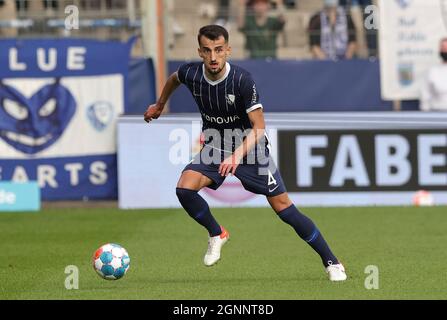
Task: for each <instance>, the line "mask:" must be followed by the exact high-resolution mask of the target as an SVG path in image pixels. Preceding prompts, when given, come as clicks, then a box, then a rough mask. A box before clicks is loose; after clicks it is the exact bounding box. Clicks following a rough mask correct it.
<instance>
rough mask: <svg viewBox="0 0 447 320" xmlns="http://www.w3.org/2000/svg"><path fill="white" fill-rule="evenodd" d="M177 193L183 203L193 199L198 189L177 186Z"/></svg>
mask: <svg viewBox="0 0 447 320" xmlns="http://www.w3.org/2000/svg"><path fill="white" fill-rule="evenodd" d="M175 194H176V195H177V198H178V199H179V201H180V203H183V202H185V201H189V200H191V199H192V198H193V197H194V196H195V195H196V194H197V191H195V190H191V189H185V188H179V187H177V189H176V190H175Z"/></svg>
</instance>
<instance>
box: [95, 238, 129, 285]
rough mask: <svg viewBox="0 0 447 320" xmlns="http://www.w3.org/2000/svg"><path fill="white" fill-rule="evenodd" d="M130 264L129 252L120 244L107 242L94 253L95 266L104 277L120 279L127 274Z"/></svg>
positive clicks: (97, 271)
mask: <svg viewBox="0 0 447 320" xmlns="http://www.w3.org/2000/svg"><path fill="white" fill-rule="evenodd" d="M129 266H130V258H129V254H128V253H127V251H126V249H124V248H123V247H121V246H120V245H118V244H114V243H107V244H105V245H103V246H101V247H100V248H99V249H98V250H96V251H95V253H94V254H93V268H94V269H95V271H96V273H97V274H98V275H99V276H100V277H101V278H103V279H106V280H118V279H120V278H122V277H123V276H124V275H125V274H126V272H127V270H129Z"/></svg>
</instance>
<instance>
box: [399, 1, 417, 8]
mask: <svg viewBox="0 0 447 320" xmlns="http://www.w3.org/2000/svg"><path fill="white" fill-rule="evenodd" d="M395 1H396V2H397V4H398V5H399V6H400V7H401V8H402V9H406V8H407V7H408V6H409V5H410V4H411V2H412V1H413V0H395Z"/></svg>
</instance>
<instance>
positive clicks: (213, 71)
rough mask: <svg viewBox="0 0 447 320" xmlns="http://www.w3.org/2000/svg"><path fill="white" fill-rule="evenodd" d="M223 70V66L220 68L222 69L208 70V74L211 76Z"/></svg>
mask: <svg viewBox="0 0 447 320" xmlns="http://www.w3.org/2000/svg"><path fill="white" fill-rule="evenodd" d="M223 68H224V66H222V67H220V68H218V69H211V68H208V72H209V73H211V74H219V73H220V72H221V71H222V70H223Z"/></svg>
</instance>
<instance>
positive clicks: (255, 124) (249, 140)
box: [219, 108, 265, 176]
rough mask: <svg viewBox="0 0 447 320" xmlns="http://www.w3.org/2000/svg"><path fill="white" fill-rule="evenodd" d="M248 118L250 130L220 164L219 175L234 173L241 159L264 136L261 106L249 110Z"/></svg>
mask: <svg viewBox="0 0 447 320" xmlns="http://www.w3.org/2000/svg"><path fill="white" fill-rule="evenodd" d="M248 118H249V119H250V122H251V126H252V130H250V132H249V134H248V135H247V136H246V138H245V139H244V142H243V143H242V144H241V145H240V146H239V147H238V148H237V149H236V150H235V151H234V153H233V154H232V155H231V156H230V157H228V158H226V159H225V160H224V161H223V162H222V163H221V164H220V167H219V173H220V175H221V176H228V174H229V173H231V174H233V175H234V173H235V172H236V169H237V167H238V166H239V164H240V163H241V161H242V159H243V158H244V157H245V156H246V155H247V153H248V152H250V151H251V150H252V149H253V148H254V147H255V146H256V144H257V143H258V142H259V141H260V140H261V139H262V138H263V137H264V133H265V121H264V113H263V112H262V108H258V109H256V110H253V111H251V112H249V113H248Z"/></svg>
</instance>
